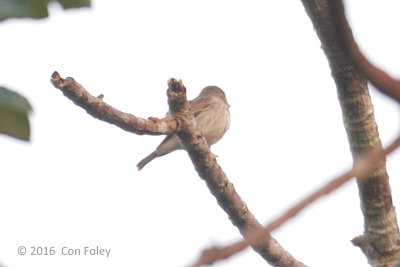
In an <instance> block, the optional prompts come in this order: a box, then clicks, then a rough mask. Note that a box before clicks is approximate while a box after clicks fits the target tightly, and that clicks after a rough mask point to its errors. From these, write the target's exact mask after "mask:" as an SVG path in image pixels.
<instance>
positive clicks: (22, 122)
mask: <svg viewBox="0 0 400 267" xmlns="http://www.w3.org/2000/svg"><path fill="white" fill-rule="evenodd" d="M31 110H32V107H31V105H30V104H29V102H28V100H26V98H25V97H23V96H21V95H19V94H17V93H16V92H13V91H10V90H8V89H7V88H4V87H0V133H3V134H7V135H10V136H13V137H16V138H19V139H22V140H29V134H30V126H29V120H28V113H29V112H30V111H31Z"/></svg>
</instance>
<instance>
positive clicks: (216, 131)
mask: <svg viewBox="0 0 400 267" xmlns="http://www.w3.org/2000/svg"><path fill="white" fill-rule="evenodd" d="M189 107H190V110H191V112H193V115H194V118H195V120H196V124H197V128H198V129H200V131H201V132H202V134H203V135H204V137H205V138H206V139H207V142H208V144H209V145H212V144H215V143H216V142H217V141H218V140H219V139H221V138H222V136H223V135H224V134H225V132H226V131H227V130H228V128H229V122H230V114H229V104H228V102H227V100H226V97H225V93H224V91H222V90H221V89H220V88H218V87H217V86H207V87H206V88H204V89H203V90H202V91H201V92H200V95H199V96H198V97H196V98H195V99H193V100H191V101H189ZM167 115H168V114H167ZM178 149H182V145H181V142H180V141H179V137H178V136H177V135H176V134H170V135H167V137H165V139H164V140H163V141H162V142H161V144H160V145H159V146H158V147H157V149H156V150H155V151H154V152H152V153H151V154H150V155H148V156H147V157H145V158H144V159H142V160H141V161H140V162H139V163H138V165H137V167H138V169H139V170H141V169H142V168H143V167H144V166H146V165H147V164H148V163H149V162H150V161H152V160H153V159H155V158H157V157H161V156H164V155H166V154H168V153H170V152H172V151H175V150H178Z"/></svg>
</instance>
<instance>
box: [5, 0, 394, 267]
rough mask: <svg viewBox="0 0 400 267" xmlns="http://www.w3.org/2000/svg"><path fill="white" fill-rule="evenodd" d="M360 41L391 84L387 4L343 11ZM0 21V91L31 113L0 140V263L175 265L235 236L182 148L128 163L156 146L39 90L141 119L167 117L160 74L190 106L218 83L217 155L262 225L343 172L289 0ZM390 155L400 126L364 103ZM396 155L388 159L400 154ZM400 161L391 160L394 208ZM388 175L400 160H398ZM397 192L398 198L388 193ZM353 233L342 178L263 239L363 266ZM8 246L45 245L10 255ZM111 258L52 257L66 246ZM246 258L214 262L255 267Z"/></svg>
mask: <svg viewBox="0 0 400 267" xmlns="http://www.w3.org/2000/svg"><path fill="white" fill-rule="evenodd" d="M348 7H349V9H348V14H349V16H350V17H351V23H352V25H353V26H354V31H355V35H356V37H357V39H358V40H359V41H360V45H361V47H362V48H363V49H364V51H365V52H366V53H367V54H368V56H370V57H371V58H373V60H374V61H375V62H376V63H377V64H379V65H380V66H382V67H383V68H385V69H386V70H388V71H390V73H392V74H394V75H396V74H397V75H398V74H399V71H397V70H398V69H400V66H399V64H400V60H399V59H400V58H399V49H398V48H399V47H400V38H399V36H398V34H396V33H397V32H398V25H399V22H400V21H399V20H400V18H399V16H398V10H399V8H400V3H398V1H366V0H363V1H360V0H359V1H351V5H350V6H348ZM50 11H51V16H50V18H49V19H45V20H40V21H31V20H9V21H7V22H5V23H1V24H0V36H1V39H2V41H1V44H0V58H1V64H0V83H1V84H2V85H5V86H8V87H10V88H11V89H15V90H16V91H18V92H20V93H21V94H23V95H25V96H26V97H27V98H28V99H29V100H30V102H31V103H32V105H33V107H34V113H33V114H32V116H31V119H32V141H31V142H30V143H23V142H20V141H16V140H14V139H11V138H8V137H5V136H1V137H0V146H1V148H2V149H1V151H2V153H0V161H1V162H2V164H1V172H0V173H1V179H0V203H1V204H0V213H1V217H2V220H1V227H0V236H1V239H0V255H1V256H0V262H1V263H2V264H3V265H4V266H6V267H27V266H29V267H36V266H40V267H46V266H58V267H63V266H75V267H80V266H99V267H101V266H186V265H187V264H189V263H191V262H192V261H194V260H195V259H196V258H197V256H198V255H199V253H200V251H201V250H202V249H204V248H206V247H209V246H211V245H222V244H228V243H230V242H233V241H236V240H238V239H239V238H240V235H239V234H238V231H237V229H236V228H235V227H233V226H232V224H231V222H230V221H229V219H228V218H227V215H226V214H225V213H224V212H223V211H222V209H221V208H220V207H219V206H218V205H217V203H216V201H215V200H214V197H213V196H212V195H211V194H210V193H209V191H208V188H207V187H206V186H205V183H204V182H203V181H202V180H201V179H199V177H198V176H197V173H196V172H195V171H194V169H193V167H192V164H191V163H190V160H189V158H188V157H187V155H186V152H184V151H179V152H175V153H173V154H170V155H168V156H165V157H163V158H159V159H156V160H155V161H154V162H152V163H150V164H149V165H148V166H146V167H145V168H144V169H143V170H142V171H141V172H138V171H137V169H136V164H137V162H138V161H139V160H141V159H142V158H143V157H144V156H146V155H147V154H148V153H150V152H151V151H152V150H153V149H154V148H155V147H156V146H157V145H158V143H159V142H160V141H161V140H162V138H163V137H151V136H150V137H149V136H137V135H133V134H130V133H127V132H124V131H123V130H120V129H119V128H117V127H115V126H112V125H109V124H107V123H104V122H101V121H98V120H96V119H93V118H92V117H90V116H89V115H87V114H86V113H85V112H84V111H83V110H82V109H81V108H79V107H77V106H75V105H74V104H73V103H72V102H71V101H69V100H68V99H67V98H65V97H64V96H63V95H62V93H61V92H60V91H58V90H56V89H55V88H53V87H52V85H51V84H50V82H49V79H50V75H51V74H52V72H53V71H55V70H57V71H59V72H60V74H61V76H62V77H67V76H72V77H74V78H75V79H76V80H77V81H79V82H80V83H81V84H83V85H84V86H85V87H86V89H87V90H89V92H91V93H92V94H94V95H98V94H100V93H103V94H104V95H105V98H104V100H105V101H106V102H107V103H109V104H111V105H113V106H114V107H116V108H118V109H120V110H122V111H126V112H129V113H132V114H135V115H137V116H142V117H148V116H158V117H162V116H163V115H164V113H165V112H166V111H167V109H168V106H167V98H166V94H165V92H166V88H167V80H168V78H170V77H174V78H177V79H182V80H183V82H184V84H185V85H186V88H187V89H188V95H189V98H194V97H196V96H197V94H198V93H199V92H200V90H201V89H202V88H203V87H205V86H207V85H218V86H220V87H221V88H222V89H223V90H224V91H225V93H226V95H227V98H228V101H229V103H230V104H231V128H230V129H229V131H228V133H227V134H226V135H225V137H224V138H223V139H222V140H221V141H220V142H219V143H218V144H216V145H214V146H213V147H212V150H213V152H214V153H215V154H217V155H218V156H219V157H218V162H219V163H220V165H221V166H222V168H223V169H224V170H225V172H226V173H227V175H228V177H229V179H230V180H231V181H232V182H233V183H234V185H235V187H236V189H237V191H238V192H239V194H240V195H241V196H242V198H243V199H244V200H245V202H246V203H247V205H248V207H249V209H250V211H252V212H253V213H254V214H255V216H256V217H257V219H258V220H259V221H261V222H263V223H267V222H268V221H269V220H271V219H273V218H275V216H277V215H278V214H280V212H282V211H283V210H285V209H286V208H288V207H289V206H290V205H292V204H294V203H295V202H296V201H297V200H299V199H300V198H301V197H303V196H305V195H306V194H308V193H309V192H311V191H312V190H313V189H315V188H317V187H318V186H320V185H322V184H324V183H325V182H326V181H328V180H329V179H331V178H332V177H333V176H334V175H336V174H339V173H340V172H342V171H343V170H345V169H346V168H347V167H349V166H350V165H351V156H350V152H349V145H348V143H347V138H346V135H345V132H344V128H343V124H342V116H341V111H340V108H339V104H338V101H337V97H336V89H335V86H334V83H333V80H332V78H331V76H330V70H329V68H328V64H327V60H326V59H325V56H324V54H323V52H322V50H321V49H320V43H319V40H318V39H317V37H316V34H315V33H314V31H313V28H312V25H311V22H310V20H309V18H308V17H307V15H306V13H305V12H304V8H303V6H302V5H301V2H300V1H265V0H257V1H256V0H253V1H246V2H245V1H234V0H225V1H215V0H212V1H211V0H203V1H187V0H179V1H178V0H172V1H171V0H169V1H165V0H162V1H161V0H152V1H128V0H118V1H93V7H92V8H91V9H83V10H74V11H68V12H64V11H61V10H60V9H59V8H58V7H57V6H52V9H51V10H50ZM371 94H372V97H373V103H374V106H375V112H376V114H375V115H376V117H377V122H378V126H379V131H380V135H381V137H382V141H383V143H384V144H387V143H388V142H389V141H390V140H391V139H393V137H394V136H395V135H396V132H397V130H398V128H399V125H398V121H399V117H398V115H397V114H398V111H399V109H398V108H397V107H396V105H395V104H394V103H393V101H390V100H388V99H387V98H385V97H383V96H381V95H380V94H379V93H377V92H376V91H374V90H372V92H371ZM396 155H397V156H396ZM399 160H400V159H399V155H398V153H396V154H395V155H393V156H391V157H390V158H389V159H388V172H389V175H390V177H391V185H392V191H393V193H394V204H395V206H400V198H399V194H398V192H399V190H398V188H399V186H400V182H398V179H397V178H398V177H399V175H400V167H399V166H400V165H399V164H398V161H399ZM396 163H397V164H396ZM396 193H397V194H396ZM362 232H363V221H362V217H361V212H360V209H359V199H358V191H357V188H356V185H355V183H354V182H351V183H349V184H347V185H346V186H344V187H343V188H341V189H340V190H338V191H337V192H335V193H334V194H332V195H330V196H328V197H326V198H324V199H322V200H320V201H318V202H317V203H316V204H314V205H312V206H311V207H309V208H307V210H306V211H304V212H302V213H301V214H300V215H299V216H298V217H296V218H295V219H294V220H292V221H291V222H289V223H287V224H285V225H284V227H282V228H281V229H279V230H277V231H276V232H274V233H273V236H274V237H275V238H276V239H277V240H278V242H279V243H280V244H282V246H283V247H284V248H286V249H287V250H289V251H290V252H291V253H292V254H293V255H294V256H295V257H296V258H297V259H298V260H300V261H302V262H304V263H305V264H306V265H309V266H326V267H329V266H360V267H362V266H368V265H367V262H366V259H365V257H364V255H363V254H362V253H361V251H360V250H359V249H358V248H356V247H354V246H352V244H351V243H350V240H351V239H352V238H353V237H355V236H357V235H359V234H361V233H362ZM19 246H25V247H27V248H28V253H30V252H31V247H32V246H36V247H38V246H40V247H55V251H56V254H57V255H54V256H32V255H25V256H19V255H18V253H17V249H18V247H19ZM87 246H88V247H91V248H95V247H96V246H98V247H101V248H104V249H111V254H110V256H109V257H108V258H105V257H104V256H82V255H81V256H62V255H61V249H62V247H68V248H72V249H81V251H82V253H83V249H84V247H87ZM265 265H266V263H265V261H264V260H263V259H262V258H261V257H260V256H259V255H258V254H256V253H254V252H253V251H251V250H250V249H248V250H246V251H245V252H243V253H240V254H239V255H236V256H235V257H233V258H232V259H231V260H228V261H222V262H220V263H218V264H216V265H215V266H229V267H234V266H265Z"/></svg>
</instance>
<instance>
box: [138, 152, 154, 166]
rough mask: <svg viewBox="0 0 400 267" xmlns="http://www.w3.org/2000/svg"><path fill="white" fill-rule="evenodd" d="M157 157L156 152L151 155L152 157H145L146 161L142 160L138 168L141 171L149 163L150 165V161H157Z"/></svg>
mask: <svg viewBox="0 0 400 267" xmlns="http://www.w3.org/2000/svg"><path fill="white" fill-rule="evenodd" d="M156 157H157V154H156V153H155V152H153V153H151V154H150V155H148V156H147V157H145V158H144V159H142V160H141V161H140V162H139V163H138V164H137V165H136V166H137V167H138V170H139V171H140V170H141V169H143V167H144V166H146V165H147V163H149V162H150V161H152V160H153V159H155V158H156Z"/></svg>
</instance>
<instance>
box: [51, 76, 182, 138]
mask: <svg viewBox="0 0 400 267" xmlns="http://www.w3.org/2000/svg"><path fill="white" fill-rule="evenodd" d="M50 81H51V83H52V84H53V85H54V87H56V88H58V89H60V90H61V91H62V92H63V93H64V95H65V96H66V97H68V98H69V99H70V100H71V101H72V102H74V103H75V104H76V105H78V106H80V107H81V108H83V109H84V110H86V112H87V113H89V114H90V115H92V116H93V117H94V118H96V119H99V120H102V121H105V122H108V123H111V124H114V125H116V126H118V127H120V128H122V129H123V130H125V131H128V132H132V133H134V134H139V135H142V134H148V135H161V134H170V133H172V132H174V131H175V130H176V128H177V126H178V125H177V122H176V120H174V119H168V120H145V119H142V118H138V117H136V116H133V115H131V114H128V113H124V112H121V111H119V110H117V109H115V108H113V107H112V106H110V105H108V104H107V103H105V102H104V101H103V96H102V95H100V96H98V97H94V96H93V95H91V94H90V93H89V92H88V91H86V90H85V88H83V86H82V85H80V84H79V83H77V82H76V81H75V80H74V79H73V78H71V77H68V78H66V79H63V78H61V76H60V75H59V74H58V72H57V71H55V72H54V73H53V75H51V79H50Z"/></svg>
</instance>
